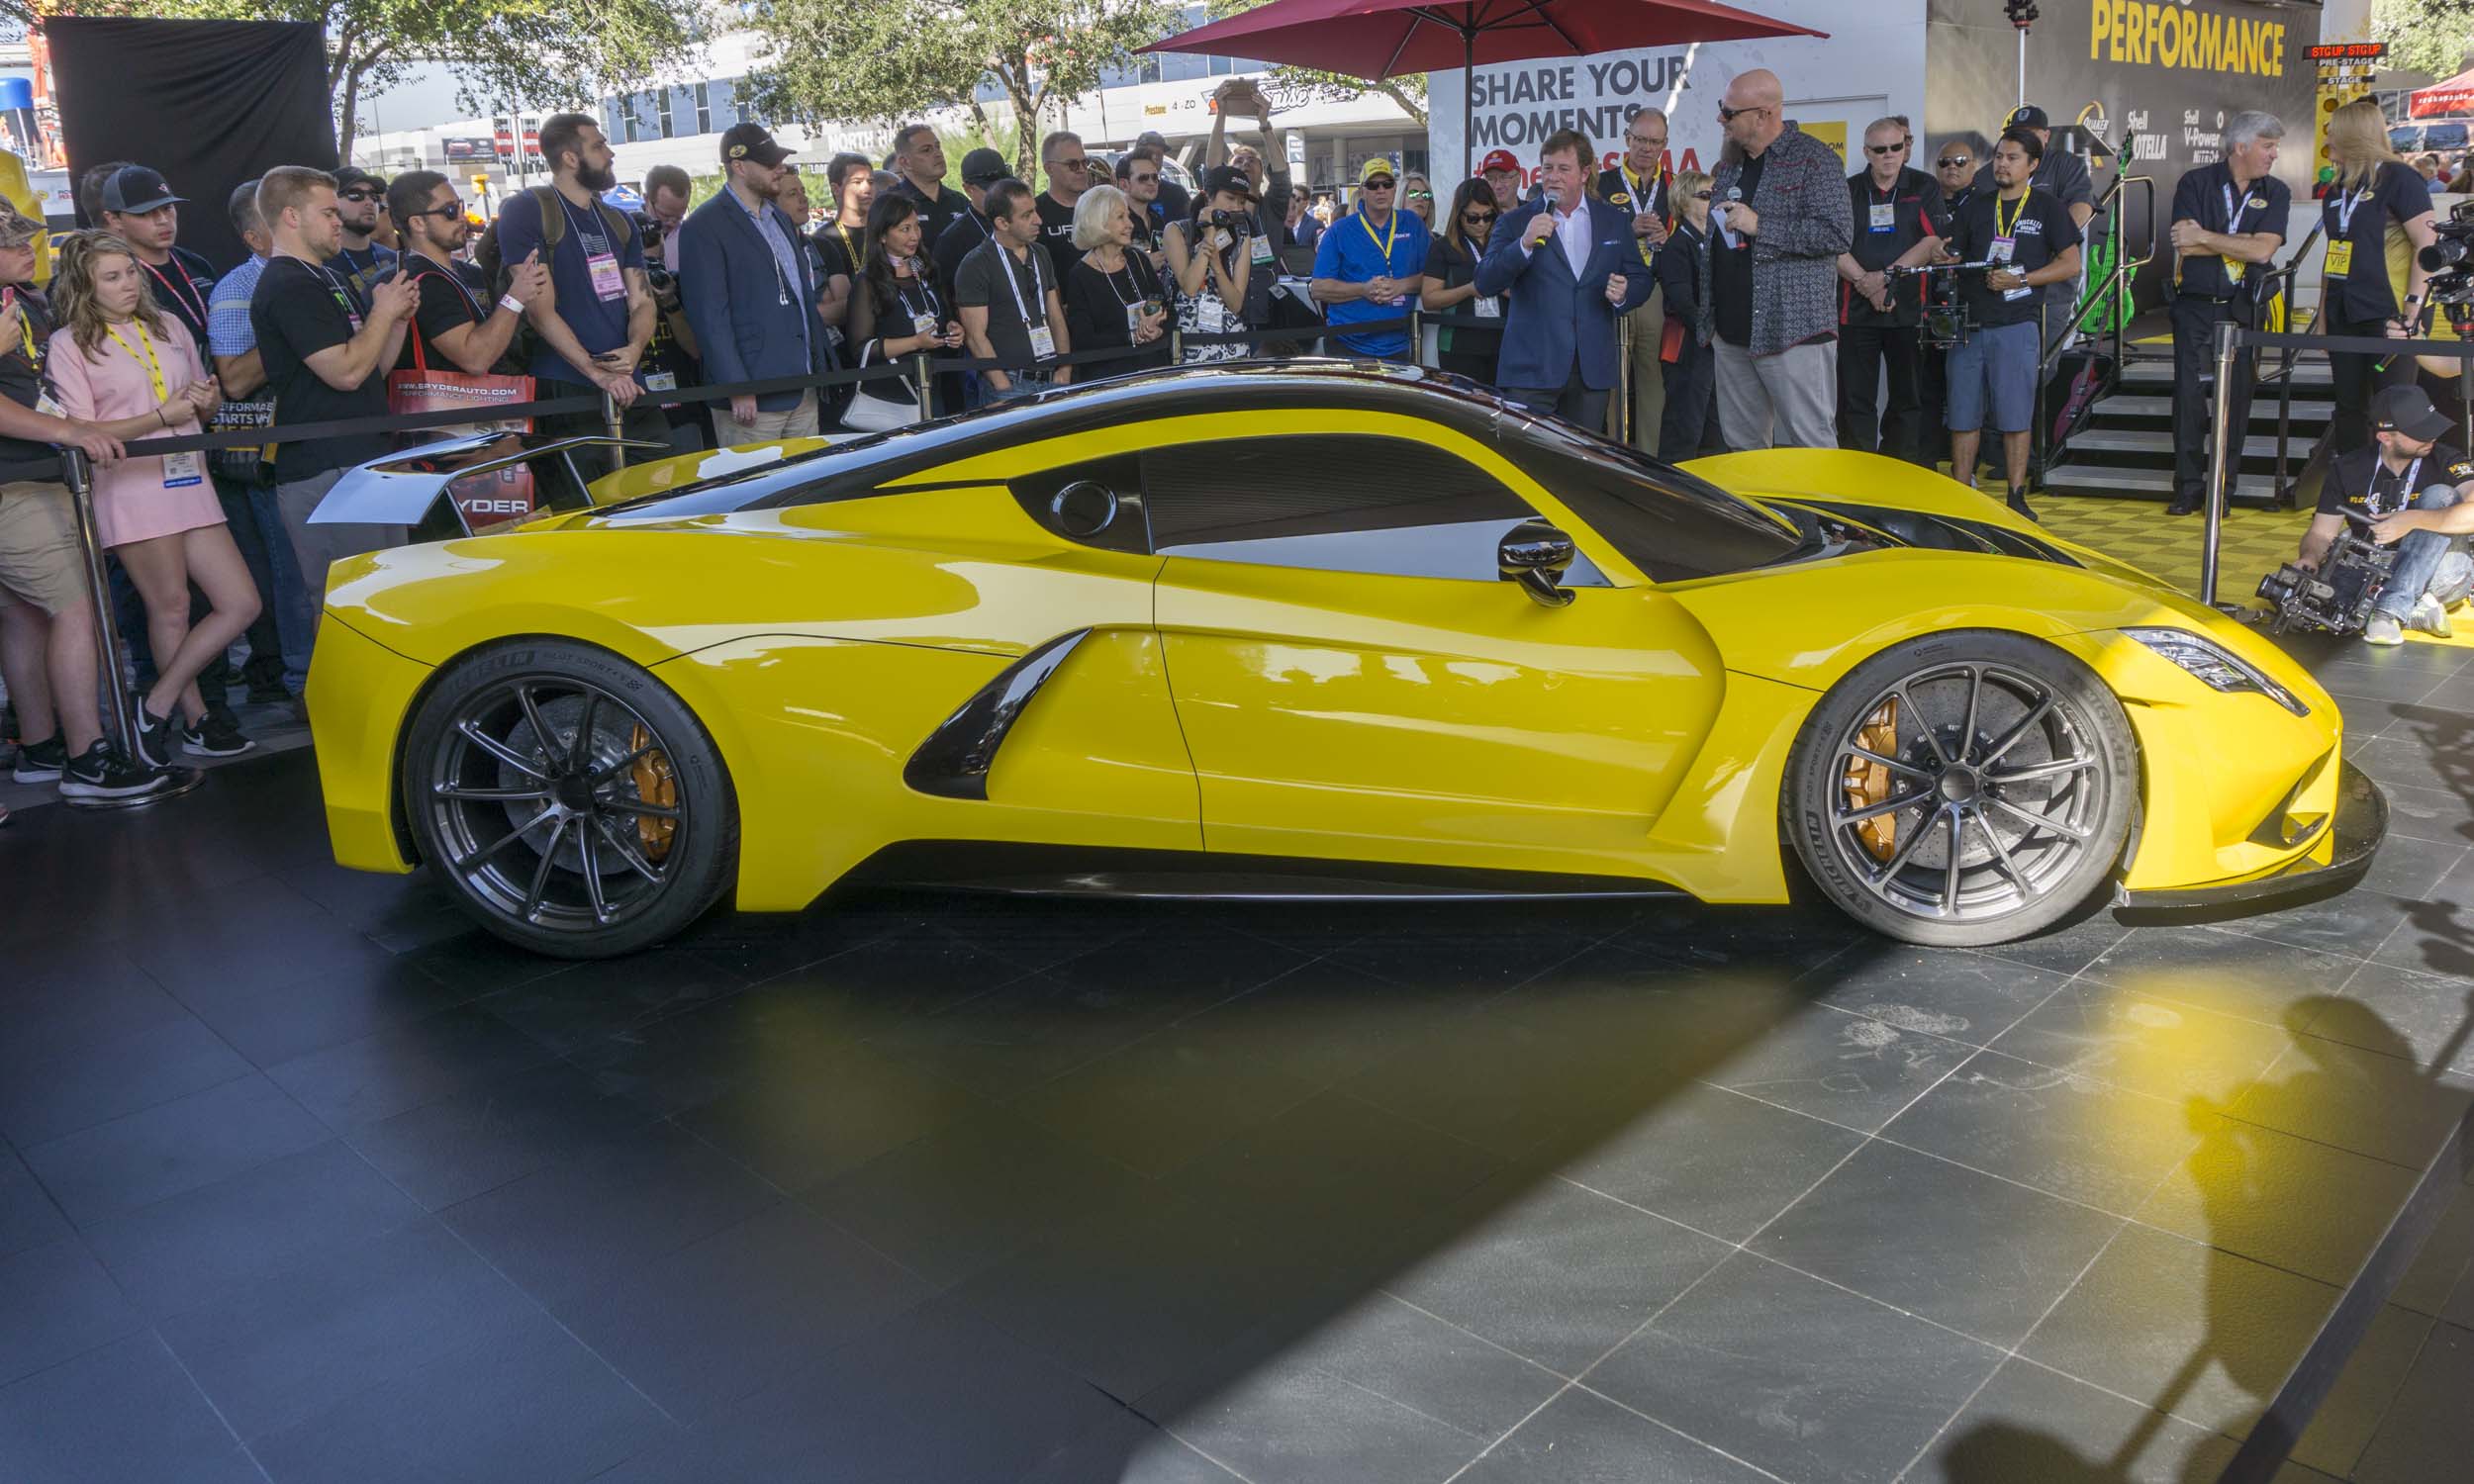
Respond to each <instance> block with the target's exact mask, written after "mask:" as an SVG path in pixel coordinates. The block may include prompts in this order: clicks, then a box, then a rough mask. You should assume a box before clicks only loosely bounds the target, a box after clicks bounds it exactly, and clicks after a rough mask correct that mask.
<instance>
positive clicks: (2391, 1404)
mask: <svg viewBox="0 0 2474 1484" xmlns="http://www.w3.org/2000/svg"><path fill="white" fill-rule="evenodd" d="M2409 1312H2411V1311H2409ZM2424 1317H2426V1318H2427V1319H2428V1320H2429V1321H2430V1323H2429V1324H2427V1325H2426V1326H2425V1327H2424V1330H2423V1334H2422V1336H2421V1337H2420V1338H2419V1339H2417V1340H2416V1341H2415V1342H2414V1353H2413V1354H2412V1355H2410V1356H2408V1357H2407V1359H2406V1363H2405V1364H2404V1365H2403V1366H2401V1367H2399V1369H2398V1371H2397V1389H2396V1390H2394V1391H2392V1392H2390V1393H2389V1394H2388V1397H2387V1399H2386V1400H2385V1401H2383V1402H2381V1403H2380V1411H2379V1416H2378V1417H2376V1418H2373V1419H2372V1421H2371V1427H2370V1431H2369V1432H2367V1433H2365V1434H2364V1435H2363V1437H2362V1447H2361V1449H2360V1451H2358V1452H2356V1453H2355V1454H2354V1455H2353V1461H2352V1462H2351V1463H2350V1464H2349V1465H2348V1466H2347V1467H2346V1470H2345V1473H2346V1476H2347V1477H2351V1476H2352V1474H2353V1472H2354V1471H2355V1470H2356V1469H2358V1468H2360V1467H2361V1466H2362V1459H2363V1456H2364V1454H2367V1453H2369V1452H2370V1451H2371V1444H2372V1443H2373V1442H2376V1441H2378V1440H2379V1436H2380V1430H2381V1429H2383V1428H2385V1427H2387V1426H2388V1419H2389V1418H2390V1417H2391V1416H2392V1415H2393V1414H2395V1412H2396V1410H2397V1403H2398V1401H2399V1400H2400V1399H2401V1398H2403V1397H2404V1396H2405V1394H2406V1382H2407V1381H2409V1380H2411V1379H2412V1378H2413V1376H2414V1372H2415V1368H2416V1367H2417V1366H2419V1365H2421V1364H2422V1363H2423V1356H2424V1355H2425V1354H2426V1353H2428V1351H2429V1350H2430V1347H2431V1342H2432V1341H2433V1340H2434V1339H2436V1338H2437V1337H2438V1335H2439V1327H2440V1326H2441V1325H2442V1324H2444V1323H2446V1321H2445V1320H2442V1319H2441V1318H2440V1317H2439V1316H2437V1315H2435V1314H2434V1315H2426V1316H2424ZM2364 1338H2365V1339H2368V1338H2369V1336H2368V1335H2367V1334H2366V1335H2365V1336H2364ZM2355 1348H2356V1351H2357V1352H2358V1351H2359V1349H2360V1346H2358V1345H2357V1346H2356V1347H2355ZM2345 1359H2346V1362H2347V1364H2348V1365H2350V1364H2351V1362H2352V1360H2353V1355H2351V1354H2348V1355H2347V1356H2346V1357H2345ZM2338 1374H2339V1375H2340V1376H2341V1375H2342V1374H2343V1371H2342V1370H2341V1369H2340V1370H2339V1372H2338ZM2323 1405H2325V1403H2323ZM2306 1431H2308V1430H2307V1429H2306ZM2296 1442H2297V1444H2299V1442H2300V1439H2299V1438H2297V1439H2296Z"/></svg>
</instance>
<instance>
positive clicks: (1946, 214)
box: [1918, 138, 1976, 464]
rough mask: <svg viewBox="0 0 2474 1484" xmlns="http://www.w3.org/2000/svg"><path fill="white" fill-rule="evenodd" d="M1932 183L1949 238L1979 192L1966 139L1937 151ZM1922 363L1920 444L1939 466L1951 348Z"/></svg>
mask: <svg viewBox="0 0 2474 1484" xmlns="http://www.w3.org/2000/svg"><path fill="white" fill-rule="evenodd" d="M1933 183H1934V184H1935V185H1937V186H1940V187H1941V188H1942V210H1941V215H1940V217H1939V219H1938V220H1937V221H1936V222H1935V223H1934V226H1935V227H1936V228H1937V229H1939V231H1940V232H1941V234H1942V235H1943V236H1949V235H1950V231H1951V221H1952V220H1954V219H1955V218H1956V217H1957V216H1958V214H1959V212H1960V211H1962V210H1963V209H1965V207H1966V205H1967V203H1968V202H1969V201H1970V200H1972V199H1973V198H1974V196H1975V191H1976V153H1975V150H1974V149H1973V148H1972V147H1971V146H1970V145H1969V144H1968V143H1967V140H1966V139H1963V138H1961V139H1952V140H1951V141H1950V142H1949V143H1947V144H1944V145H1943V146H1942V147H1941V148H1940V149H1938V150H1935V151H1934V155H1933ZM1919 360H1920V365H1919V370H1920V373H1921V374H1920V376H1919V378H1918V385H1919V391H1920V393H1921V397H1922V401H1923V404H1924V407H1923V417H1924V433H1923V436H1922V438H1921V439H1920V440H1919V441H1920V443H1921V446H1922V450H1923V456H1924V458H1925V460H1926V461H1927V462H1930V463H1935V464H1938V463H1940V462H1941V461H1942V460H1944V459H1946V458H1949V457H1950V428H1949V427H1947V426H1945V425H1944V421H1943V416H1942V415H1943V411H1944V409H1946V408H1947V407H1948V406H1949V405H1950V347H1948V346H1946V345H1927V346H1925V347H1924V349H1923V353H1922V355H1921V357H1920V358H1919Z"/></svg>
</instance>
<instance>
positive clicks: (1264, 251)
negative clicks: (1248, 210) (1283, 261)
mask: <svg viewBox="0 0 2474 1484" xmlns="http://www.w3.org/2000/svg"><path fill="white" fill-rule="evenodd" d="M1252 251H1253V253H1254V260H1255V261H1256V262H1258V263H1268V262H1270V261H1271V260H1272V239H1271V238H1270V237H1267V236H1263V235H1261V234H1259V233H1258V234H1257V235H1256V236H1255V238H1254V246H1253V249H1252Z"/></svg>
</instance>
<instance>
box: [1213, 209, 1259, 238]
mask: <svg viewBox="0 0 2474 1484" xmlns="http://www.w3.org/2000/svg"><path fill="white" fill-rule="evenodd" d="M1202 220H1203V221H1204V222H1206V223H1208V224H1209V225H1211V226H1213V227H1225V228H1227V229H1228V230H1229V231H1230V232H1236V233H1237V234H1238V235H1240V236H1243V235H1244V234H1245V233H1246V232H1250V231H1252V230H1253V228H1254V223H1253V222H1252V221H1251V220H1250V219H1249V218H1248V217H1247V216H1246V214H1245V213H1244V212H1207V213H1205V214H1204V215H1203V218H1202Z"/></svg>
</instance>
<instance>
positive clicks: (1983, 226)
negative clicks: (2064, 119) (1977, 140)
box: [1950, 186, 2079, 325]
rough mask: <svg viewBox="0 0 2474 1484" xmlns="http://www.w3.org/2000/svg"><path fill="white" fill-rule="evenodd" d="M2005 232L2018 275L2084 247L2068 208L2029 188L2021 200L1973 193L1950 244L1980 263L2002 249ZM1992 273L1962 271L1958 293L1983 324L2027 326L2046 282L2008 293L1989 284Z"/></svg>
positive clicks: (1954, 224) (1964, 256) (1955, 223)
mask: <svg viewBox="0 0 2474 1484" xmlns="http://www.w3.org/2000/svg"><path fill="white" fill-rule="evenodd" d="M1996 214H1998V216H1997V215H1996ZM2005 229H2006V230H2005ZM2005 235H2006V236H2008V237H2009V238H2010V242H2011V245H2010V247H2009V249H2008V251H2009V253H2010V256H2009V259H2008V261H2009V263H2010V266H2011V269H2012V271H2014V272H2018V273H2033V272H2035V271H2036V270H2037V269H2039V268H2042V267H2044V266H2045V265H2046V263H2049V262H2051V261H2052V260H2053V259H2054V258H2056V257H2059V256H2060V255H2061V254H2062V253H2064V252H2067V251H2068V250H2069V249H2071V248H2073V247H2076V246H2077V245H2079V229H2078V225H2077V224H2076V223H2074V222H2072V221H2071V220H2070V210H2069V208H2068V207H2066V206H2064V205H2062V204H2061V202H2059V201H2058V200H2056V199H2054V198H2053V197H2051V196H2047V195H2046V194H2045V193H2044V192H2043V191H2040V190H2038V189H2036V188H2035V187H2034V186H2030V187H2029V188H2028V193H2027V194H2026V195H2025V196H2022V197H2020V198H2019V199H2018V200H2016V201H2004V200H2002V198H2001V196H2000V195H1999V194H1998V193H1996V192H1990V191H1978V192H1976V193H1975V194H1974V195H1973V196H1970V197H1968V198H1967V204H1966V205H1965V206H1962V207H1960V208H1959V209H1958V215H1957V220H1955V221H1953V222H1952V223H1951V235H1950V246H1951V251H1952V252H1955V253H1957V254H1958V256H1959V259H1960V260H1961V261H1962V262H1970V263H1973V262H1981V261H1983V260H1985V259H1987V258H1990V257H1992V256H1994V254H1995V253H1996V252H1997V251H1998V250H2000V249H1998V248H1997V247H1996V246H1995V243H1996V242H1997V241H1998V240H1999V239H2000V238H2001V237H2003V236H2005ZM1990 276H1991V275H1989V274H1987V273H1982V272H1975V273H1962V274H1960V275H1959V288H1958V294H1959V297H1960V298H1961V299H1962V300H1964V301H1965V302H1966V305H1967V307H1968V308H1969V309H1970V310H1972V311H1974V313H1975V318H1976V323H1977V324H1978V325H2023V324H2026V323H2027V322H2029V321H2031V320H2035V319H2037V318H2038V314H2039V306H2041V305H2042V304H2043V303H2044V301H2045V290H2046V287H2047V285H2043V284H2039V285H2038V286H2037V287H2035V288H2032V289H2027V290H2024V291H2022V290H2019V289H2012V290H2009V291H2007V292H2005V291H2003V290H1999V289H1993V288H1988V287H1986V285H1985V279H1986V278H1988V277H1990ZM2064 292H2067V290H2066V289H2065V290H2064Z"/></svg>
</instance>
